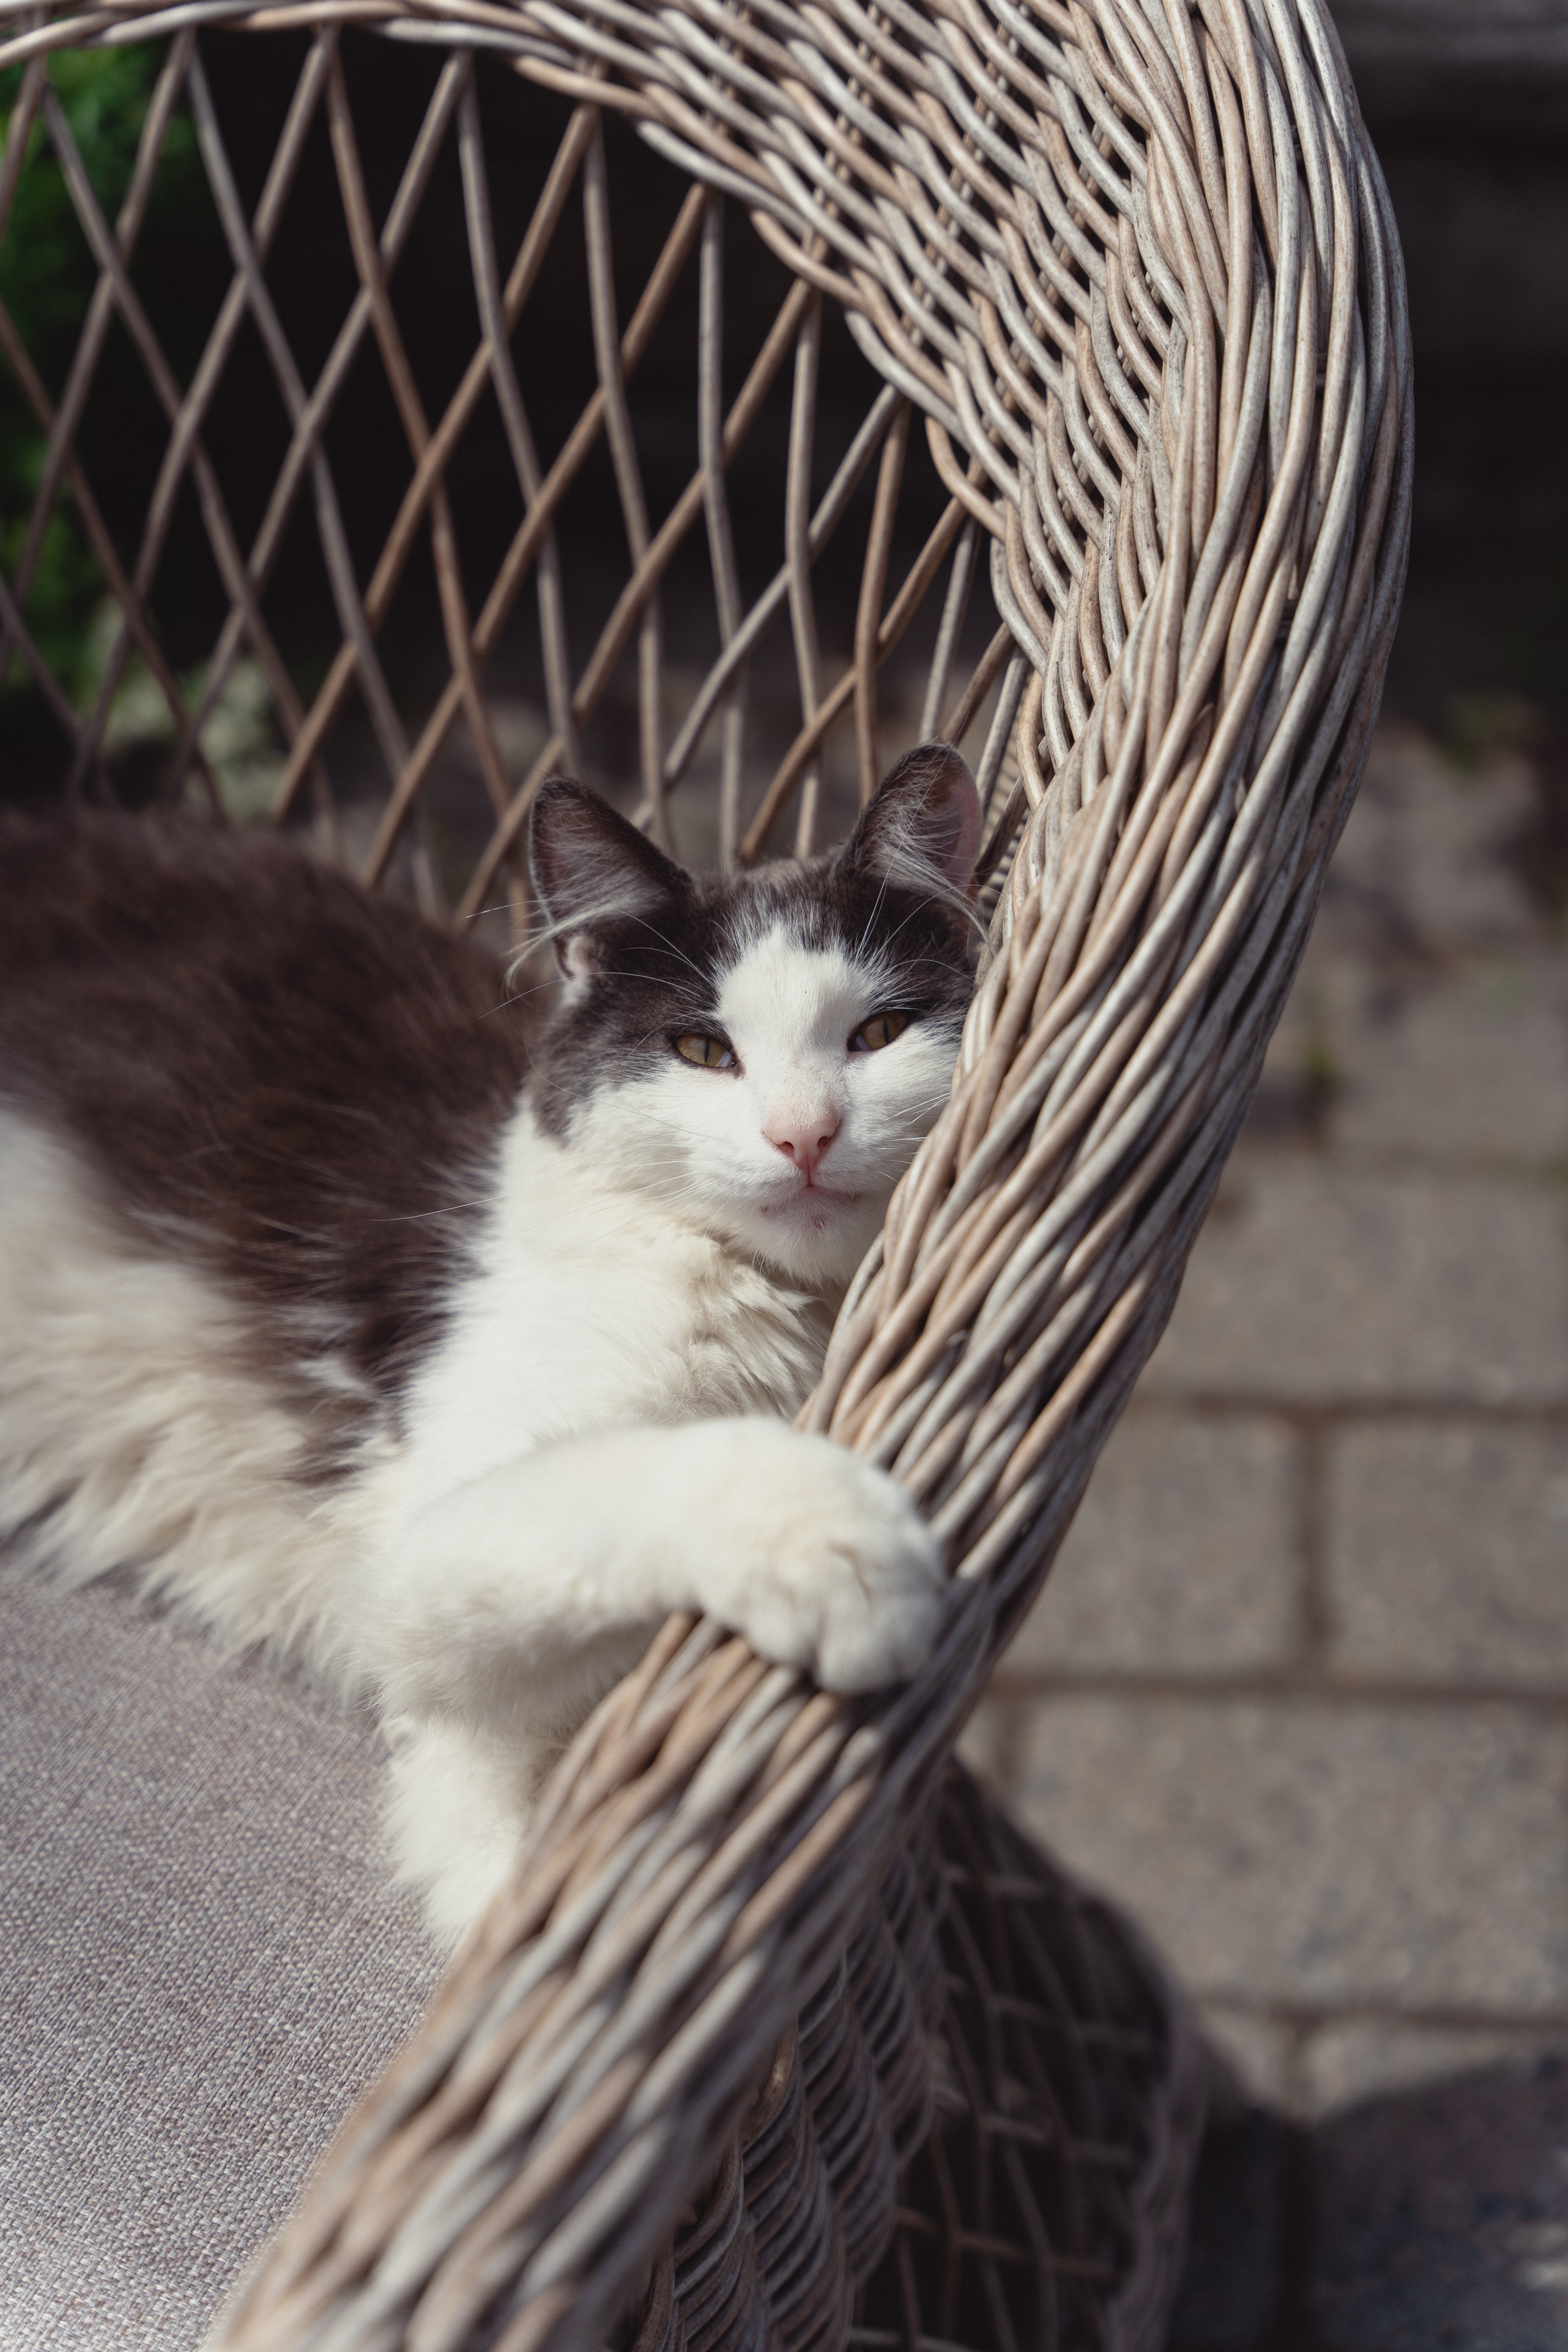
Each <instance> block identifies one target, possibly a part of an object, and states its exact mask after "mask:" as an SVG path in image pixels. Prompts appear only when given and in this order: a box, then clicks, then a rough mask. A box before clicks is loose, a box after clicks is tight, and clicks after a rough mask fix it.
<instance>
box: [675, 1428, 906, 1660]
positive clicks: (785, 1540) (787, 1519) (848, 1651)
mask: <svg viewBox="0 0 1568 2352" xmlns="http://www.w3.org/2000/svg"><path fill="white" fill-rule="evenodd" d="M788 1466H789V1469H790V1471H791V1473H792V1475H791V1479H790V1483H789V1486H788V1491H787V1495H786V1494H784V1493H780V1492H779V1491H778V1489H777V1488H775V1489H774V1499H775V1508H774V1510H773V1513H772V1515H771V1518H770V1524H769V1526H768V1528H767V1531H766V1536H765V1538H764V1540H763V1542H762V1543H761V1544H760V1545H759V1547H758V1550H759V1553H760V1555H761V1557H760V1558H754V1562H753V1568H752V1574H751V1575H750V1577H749V1578H748V1580H747V1583H746V1588H745V1590H744V1591H743V1594H742V1593H737V1594H735V1595H734V1596H733V1598H734V1599H736V1600H739V1601H740V1602H741V1606H740V1607H739V1608H738V1609H736V1610H734V1611H733V1613H732V1617H731V1622H737V1621H739V1622H740V1625H741V1630H742V1632H743V1633H745V1634H746V1636H747V1638H748V1639H749V1640H750V1641H751V1643H752V1646H753V1648H755V1649H756V1650H757V1651H758V1652H759V1654H761V1655H762V1656H763V1657H766V1658H772V1659H774V1660H776V1661H778V1662H779V1663H780V1664H786V1665H798V1666H804V1667H805V1668H806V1669H807V1670H808V1671H809V1672H810V1673H811V1674H812V1675H814V1677H815V1678H816V1681H817V1682H818V1683H819V1684H820V1685H822V1687H823V1688H824V1689H825V1690H832V1691H845V1692H849V1691H863V1690H875V1689H878V1688H879V1687H880V1686H881V1685H883V1684H885V1683H893V1682H900V1681H902V1680H903V1679H904V1678H905V1677H906V1676H907V1675H911V1674H913V1673H914V1672H915V1670H916V1669H917V1668H918V1667H919V1666H920V1665H921V1664H923V1662H924V1660H925V1659H926V1658H927V1657H928V1656H929V1654H930V1653H931V1646H932V1643H934V1642H935V1640H936V1635H937V1631H938V1628H939V1626H940V1624H941V1622H942V1611H943V1606H944V1601H945V1596H946V1591H947V1579H946V1575H945V1573H944V1570H943V1563H942V1549H941V1547H940V1545H939V1544H938V1542H937V1540H936V1538H934V1537H933V1536H932V1534H931V1530H930V1528H928V1527H927V1526H926V1525H925V1522H924V1521H923V1520H922V1519H921V1516H920V1514H919V1512H918V1511H917V1510H916V1509H915V1507H914V1505H913V1504H912V1503H911V1502H910V1498H909V1496H907V1495H906V1494H905V1493H904V1491H903V1489H902V1488H901V1487H900V1486H896V1485H895V1484H894V1482H893V1480H892V1479H890V1478H889V1477H888V1476H886V1475H885V1474H884V1473H883V1472H882V1471H880V1470H875V1469H872V1468H871V1467H870V1466H869V1465H868V1464H866V1463H864V1462H860V1461H858V1460H857V1459H856V1457H855V1456H854V1455H853V1454H847V1453H845V1452H843V1451H842V1450H841V1449H840V1448H839V1447H837V1446H836V1445H830V1444H827V1443H826V1440H824V1439H822V1438H803V1437H796V1438H795V1439H794V1442H793V1445H792V1448H791V1453H790V1456H789V1460H788ZM721 1613H722V1612H721Z"/></svg>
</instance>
